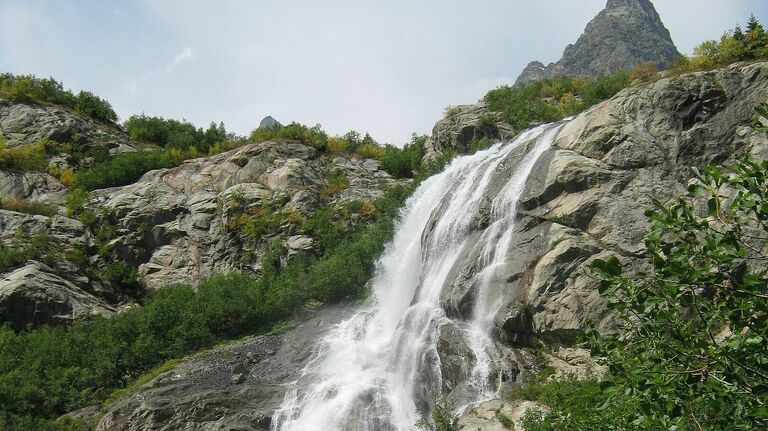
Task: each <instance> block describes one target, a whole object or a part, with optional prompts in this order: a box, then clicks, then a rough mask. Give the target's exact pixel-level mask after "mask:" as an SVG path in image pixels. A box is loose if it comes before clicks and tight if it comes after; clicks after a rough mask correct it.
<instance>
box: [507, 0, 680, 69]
mask: <svg viewBox="0 0 768 431" xmlns="http://www.w3.org/2000/svg"><path fill="white" fill-rule="evenodd" d="M677 55H679V53H678V51H677V48H675V44H674V43H673V42H672V38H671V36H670V34H669V30H667V28H666V27H665V26H664V23H662V22H661V18H660V17H659V14H658V13H657V12H656V9H655V8H654V7H653V4H652V3H651V1H650V0H608V4H607V5H606V7H605V9H603V10H602V11H601V12H600V13H599V14H597V16H596V17H595V18H594V19H593V20H592V21H591V22H590V23H589V24H588V25H587V28H586V29H585V30H584V33H583V34H582V35H581V37H579V39H578V40H577V41H576V43H575V44H573V45H568V47H566V48H565V52H564V53H563V57H562V58H561V59H560V60H558V61H557V62H555V63H550V64H549V65H548V66H544V64H542V63H541V62H538V61H534V62H531V63H529V64H528V66H526V67H525V69H524V70H523V72H522V73H521V74H520V76H519V77H518V78H517V82H518V83H525V82H530V81H536V80H540V79H544V78H551V77H554V76H584V77H594V76H601V75H607V74H610V73H614V72H619V71H625V70H630V69H632V68H633V67H635V66H637V65H639V64H644V63H653V64H655V65H656V66H657V67H658V68H659V69H662V68H664V67H666V66H667V65H668V64H669V63H671V62H672V60H674V59H675V57H676V56H677Z"/></svg>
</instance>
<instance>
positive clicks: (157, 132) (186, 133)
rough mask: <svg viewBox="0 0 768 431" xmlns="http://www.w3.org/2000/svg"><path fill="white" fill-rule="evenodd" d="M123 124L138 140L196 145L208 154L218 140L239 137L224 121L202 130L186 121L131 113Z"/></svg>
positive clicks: (179, 146)
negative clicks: (232, 132) (229, 129)
mask: <svg viewBox="0 0 768 431" xmlns="http://www.w3.org/2000/svg"><path fill="white" fill-rule="evenodd" d="M124 126H125V130H126V131H127V132H128V134H129V135H131V139H133V140H135V141H138V142H147V143H152V144H156V145H158V146H160V147H162V148H173V149H177V150H182V151H189V150H191V149H192V148H194V149H196V150H197V152H198V153H199V154H208V152H209V151H210V150H211V148H213V147H214V145H216V144H217V143H219V142H223V141H226V140H234V139H235V138H236V137H235V136H234V135H232V134H228V133H227V130H226V128H225V127H224V123H219V124H218V125H217V124H216V123H213V122H212V123H211V124H210V125H209V126H208V128H207V129H205V130H203V129H202V128H201V127H195V126H194V125H193V124H191V123H189V122H186V121H178V120H170V119H166V118H162V117H149V116H146V115H132V116H131V117H130V118H128V120H126V121H125V124H124Z"/></svg>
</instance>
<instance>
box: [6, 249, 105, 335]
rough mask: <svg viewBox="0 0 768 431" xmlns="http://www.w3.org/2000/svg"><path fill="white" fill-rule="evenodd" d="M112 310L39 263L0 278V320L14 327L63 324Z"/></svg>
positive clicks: (102, 314) (101, 301) (103, 302)
mask: <svg viewBox="0 0 768 431" xmlns="http://www.w3.org/2000/svg"><path fill="white" fill-rule="evenodd" d="M114 313H115V309H114V308H113V307H112V306H110V305H109V304H107V303H106V302H105V301H104V300H102V299H100V298H97V297H95V296H93V295H91V294H89V293H87V292H85V291H84V290H83V289H81V288H79V287H78V286H76V285H74V284H73V283H71V282H69V281H67V280H65V279H63V278H61V277H60V276H59V275H58V274H56V273H55V272H54V271H53V269H51V268H49V267H48V266H46V265H44V264H42V263H39V262H34V261H32V262H30V263H29V264H27V265H26V266H24V267H23V268H19V269H17V270H15V271H12V272H10V273H6V274H4V275H2V278H0V322H6V323H9V324H10V325H11V326H12V327H14V328H16V329H24V328H26V327H27V325H32V326H39V325H44V324H67V323H71V322H72V321H74V320H75V319H80V318H83V317H87V316H93V315H100V316H104V317H109V316H111V315H112V314H114Z"/></svg>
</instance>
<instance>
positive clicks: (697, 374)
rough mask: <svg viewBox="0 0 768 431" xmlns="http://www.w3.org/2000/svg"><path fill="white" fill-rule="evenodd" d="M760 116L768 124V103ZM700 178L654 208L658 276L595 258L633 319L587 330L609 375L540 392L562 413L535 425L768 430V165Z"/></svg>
mask: <svg viewBox="0 0 768 431" xmlns="http://www.w3.org/2000/svg"><path fill="white" fill-rule="evenodd" d="M758 111H759V112H760V113H761V115H762V116H763V117H764V118H766V120H768V105H762V106H760V107H759V108H758ZM764 124H765V123H758V125H756V127H757V128H759V129H761V130H764V131H766V132H768V128H766V126H765V125H764ZM694 177H695V178H694V180H695V181H694V182H693V183H692V185H691V186H690V196H689V197H688V198H682V199H679V200H677V201H674V202H670V203H666V204H665V203H662V202H658V201H657V202H656V208H655V209H653V210H648V211H647V215H648V217H649V220H650V230H649V232H648V234H647V235H646V238H645V245H646V248H647V251H648V255H649V258H650V262H649V263H650V267H651V270H650V271H649V272H648V273H640V274H637V275H635V276H628V275H624V272H623V271H622V264H621V262H620V260H619V259H618V258H616V257H611V258H609V259H606V260H596V261H595V262H594V264H593V269H594V272H595V275H596V276H597V277H598V278H599V279H600V280H601V294H602V295H603V296H604V297H606V298H608V300H609V303H610V308H611V309H612V310H613V312H614V313H615V315H616V316H617V318H619V320H620V321H621V322H622V324H621V327H620V332H619V334H618V335H616V336H608V337H604V336H601V335H600V334H599V333H597V332H596V331H593V332H591V333H590V334H589V335H588V341H589V344H590V345H591V348H592V350H593V353H594V354H596V355H598V356H600V357H602V358H603V360H604V361H605V363H606V364H607V365H608V367H609V371H610V374H609V377H608V379H607V380H606V381H605V382H602V383H600V384H599V386H598V384H597V383H594V382H584V383H580V384H577V385H573V386H568V387H566V386H564V385H560V384H557V383H550V384H548V385H545V386H544V387H539V388H538V389H533V390H534V391H536V390H538V391H541V392H542V393H543V394H545V396H539V397H537V399H540V400H542V401H545V402H547V403H549V404H550V405H551V406H552V407H553V411H552V413H550V414H547V415H543V416H542V417H540V418H538V419H537V418H535V417H531V418H529V420H528V425H527V428H526V429H528V430H529V431H542V430H555V429H557V430H581V429H594V430H626V429H637V430H657V429H676V430H681V431H683V430H691V431H694V430H698V431H702V430H713V431H714V430H723V429H729V430H755V429H766V427H768V270H767V268H768V255H767V254H766V250H768V161H765V160H763V161H750V160H748V159H747V158H746V157H741V158H740V159H738V161H737V162H736V163H735V165H734V166H732V167H728V168H718V167H714V166H708V167H707V168H706V169H705V170H704V171H702V172H699V171H695V172H694ZM702 203H706V205H703V208H702V205H701V204H702ZM589 393H591V394H592V395H591V396H585V394H589ZM547 394H549V395H547Z"/></svg>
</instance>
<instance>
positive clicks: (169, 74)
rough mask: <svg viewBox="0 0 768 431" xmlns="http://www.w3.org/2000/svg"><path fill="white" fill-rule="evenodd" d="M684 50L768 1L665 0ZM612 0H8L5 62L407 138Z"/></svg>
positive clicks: (236, 127)
mask: <svg viewBox="0 0 768 431" xmlns="http://www.w3.org/2000/svg"><path fill="white" fill-rule="evenodd" d="M654 4H655V5H656V8H657V10H658V11H659V13H660V14H661V17H662V19H663V20H664V22H665V24H666V25H667V28H669V30H670V32H671V33H672V38H673V40H674V41H675V43H676V44H677V46H678V48H679V49H680V50H681V51H683V52H686V53H688V52H691V51H692V49H693V47H694V46H695V45H697V44H698V43H699V42H701V41H703V40H706V39H713V38H717V37H719V36H720V35H721V34H722V33H723V31H724V30H726V29H728V28H731V27H733V26H735V25H736V24H739V23H743V22H745V21H746V19H747V18H748V16H749V14H750V13H754V14H755V15H756V16H757V17H758V18H759V19H760V20H761V21H762V22H768V1H767V0H655V1H654ZM604 5H605V0H537V1H527V0H526V1H523V0H466V1H451V0H440V1H437V0H435V1H418V0H410V1H407V0H404V1H400V0H381V1H366V0H334V1H330V0H328V1H298V0H297V1H293V0H269V1H268V0H261V1H256V0H254V1H226V0H218V1H190V0H169V1H102V0H91V1H63V0H61V1H55V0H47V1H46V0H42V1H21V0H20V1H12V0H0V71H10V72H14V73H33V74H36V75H38V76H53V77H54V78H56V79H58V80H60V81H64V85H65V86H66V87H69V88H72V89H75V90H80V89H87V90H91V91H93V92H94V93H96V94H97V95H99V96H101V97H104V98H106V99H107V100H109V101H110V102H111V103H112V105H113V106H114V108H115V110H116V111H117V113H118V114H119V115H120V117H121V118H122V119H125V118H127V117H128V116H129V115H131V114H138V113H142V112H144V113H146V114H150V115H161V116H165V117H170V118H179V119H180V118H185V119H187V120H189V121H191V122H193V123H195V124H197V125H207V124H208V123H209V122H210V121H212V120H213V121H217V122H218V121H224V123H225V124H226V125H227V128H228V129H229V130H233V131H235V132H238V133H241V134H247V133H248V132H250V130H252V129H253V128H254V127H255V126H257V125H258V123H259V121H260V120H261V118H262V117H264V116H265V115H272V116H274V117H275V118H277V119H278V120H279V121H281V122H283V123H288V122H290V121H294V120H295V121H299V122H302V123H306V124H315V123H320V124H322V125H323V127H324V128H325V129H326V130H327V131H328V132H330V133H334V134H336V133H344V132H346V131H347V130H349V129H356V130H359V131H363V132H364V131H368V132H370V133H371V134H372V135H373V136H374V138H376V139H378V140H379V141H382V142H390V143H393V144H396V145H402V144H403V143H404V142H405V141H407V140H408V138H409V136H410V135H411V133H412V132H418V133H428V132H429V131H430V130H431V128H432V125H433V124H434V122H435V121H436V120H438V119H439V118H440V117H441V116H442V113H443V110H444V108H445V107H446V106H447V105H454V104H462V103H472V102H474V101H476V100H478V99H479V98H481V97H482V96H483V95H484V94H485V92H486V91H488V90H489V89H492V88H495V87H497V86H498V85H501V84H505V83H511V82H514V79H515V78H516V77H517V75H518V74H519V73H520V71H521V70H522V68H523V67H524V66H525V65H526V64H527V63H528V61H530V60H541V61H543V62H545V63H546V62H550V61H555V60H557V59H558V58H559V57H560V55H561V54H562V51H563V49H564V47H565V45H566V44H568V43H571V42H573V41H575V40H576V38H577V37H578V36H579V34H581V32H582V30H583V29H584V27H585V25H586V24H587V22H589V20H590V19H591V18H592V17H593V16H594V15H595V14H596V13H597V12H598V11H599V10H600V9H602V8H603V7H604Z"/></svg>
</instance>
